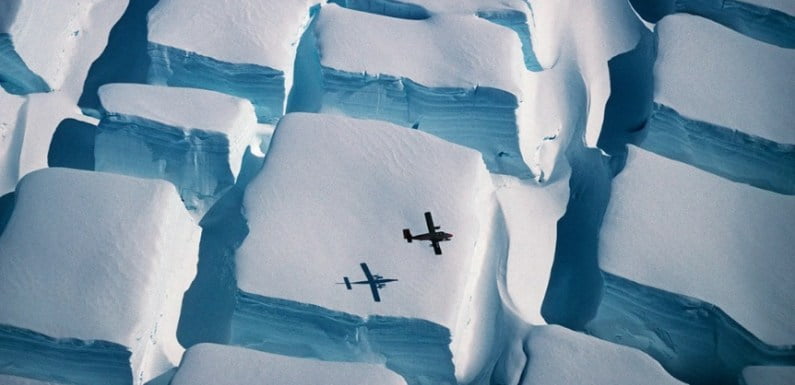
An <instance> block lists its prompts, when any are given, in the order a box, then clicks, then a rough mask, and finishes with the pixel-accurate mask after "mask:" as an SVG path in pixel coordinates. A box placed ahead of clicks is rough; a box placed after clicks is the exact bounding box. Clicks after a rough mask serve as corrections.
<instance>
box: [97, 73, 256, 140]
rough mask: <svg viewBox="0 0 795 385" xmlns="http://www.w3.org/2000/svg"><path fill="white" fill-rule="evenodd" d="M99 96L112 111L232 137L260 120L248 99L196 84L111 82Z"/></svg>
mask: <svg viewBox="0 0 795 385" xmlns="http://www.w3.org/2000/svg"><path fill="white" fill-rule="evenodd" d="M99 99H100V101H101V102H102V107H104V108H105V110H107V111H108V112H111V113H115V114H120V115H130V116H137V117H141V118H145V119H149V120H153V121H156V122H160V123H163V124H166V125H169V126H173V127H179V128H183V129H199V130H203V131H214V132H218V133H222V134H226V135H228V136H229V137H231V138H238V137H240V136H245V135H247V133H249V132H250V131H251V130H253V129H254V128H255V125H256V124H257V116H256V114H255V113H254V106H253V105H252V104H251V102H249V101H248V100H246V99H241V98H238V97H234V96H231V95H227V94H222V93H219V92H215V91H208V90H201V89H197V88H181V87H164V86H153V85H148V84H121V83H119V84H108V85H104V86H102V87H100V88H99Z"/></svg>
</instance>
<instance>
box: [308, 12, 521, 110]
mask: <svg viewBox="0 0 795 385" xmlns="http://www.w3.org/2000/svg"><path fill="white" fill-rule="evenodd" d="M316 31H317V37H318V47H319V49H320V57H321V61H320V64H321V65H322V66H324V67H328V68H333V69H336V70H341V71H346V72H353V73H368V74H371V75H378V74H384V75H392V76H397V77H404V78H408V79H411V80H413V81H415V82H417V83H420V84H422V85H424V86H427V87H455V88H465V89H466V88H474V87H493V88H497V89H501V90H505V91H507V92H510V93H512V94H514V95H517V96H518V97H519V98H521V95H522V91H521V83H522V74H523V72H524V71H525V70H524V66H523V65H522V63H523V58H522V52H521V50H520V49H519V47H520V43H519V39H518V38H517V37H516V36H515V34H514V33H512V32H511V31H510V30H509V29H506V28H503V27H500V26H498V25H495V24H493V23H491V22H489V21H486V20H483V19H481V18H479V17H477V16H475V15H455V16H448V17H438V18H434V19H432V20H420V21H417V20H402V19H396V18H389V17H383V16H380V15H371V14H367V13H362V12H356V11H351V10H347V9H344V8H340V7H338V6H336V5H333V4H331V5H328V6H325V7H323V9H322V10H321V12H320V15H319V17H318V20H317V27H316ZM362 52H367V53H368V54H367V55H366V56H365V55H362V54H361V53H362ZM451 63H455V65H451Z"/></svg>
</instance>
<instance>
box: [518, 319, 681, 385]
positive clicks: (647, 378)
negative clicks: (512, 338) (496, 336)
mask: <svg viewBox="0 0 795 385" xmlns="http://www.w3.org/2000/svg"><path fill="white" fill-rule="evenodd" d="M524 350H525V352H527V354H528V355H529V357H527V361H526V363H525V367H524V371H523V372H522V378H523V379H524V380H523V381H522V382H521V384H520V385H545V384H549V385H555V384H593V385H619V384H626V385H633V384H659V385H662V384H672V385H673V384H682V383H681V382H679V381H677V380H676V379H675V378H673V377H671V375H669V374H668V373H666V372H665V370H663V368H662V366H660V364H659V363H657V362H656V361H654V360H653V359H652V358H651V357H649V356H647V355H646V354H645V353H643V352H641V351H639V350H635V349H632V348H628V347H625V346H621V345H616V344H613V343H610V342H606V341H602V340H599V339H596V338H594V337H591V336H587V335H585V334H582V333H577V332H574V331H571V330H569V329H565V328H563V327H560V326H537V327H532V328H531V329H530V333H529V336H528V337H527V338H526V340H525V347H524Z"/></svg>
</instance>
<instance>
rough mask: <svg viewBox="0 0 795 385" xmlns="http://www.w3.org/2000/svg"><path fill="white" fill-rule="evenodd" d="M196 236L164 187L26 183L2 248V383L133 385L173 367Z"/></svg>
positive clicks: (78, 177) (91, 179) (127, 181)
mask: <svg viewBox="0 0 795 385" xmlns="http://www.w3.org/2000/svg"><path fill="white" fill-rule="evenodd" d="M199 234H200V229H199V227H198V226H196V224H195V222H194V221H193V219H192V218H191V217H190V216H189V215H188V213H187V212H186V211H185V209H184V207H183V205H182V202H180V200H179V197H178V195H177V194H176V192H175V191H174V187H173V186H171V185H170V184H168V183H165V182H162V181H153V180H144V179H136V178H130V177H127V176H121V175H114V174H106V173H97V172H89V171H82V170H72V169H65V168H50V169H45V170H39V171H36V172H33V173H31V174H29V175H27V176H25V177H24V178H23V179H22V181H21V182H20V183H19V186H18V188H17V202H16V207H15V208H14V212H13V214H12V216H11V219H10V221H9V223H8V227H7V228H6V230H5V232H4V233H3V235H2V236H1V237H0V275H2V276H3V279H2V280H0V302H2V303H3V310H2V311H1V312H0V339H2V341H3V342H2V343H0V347H2V348H1V349H0V368H2V369H0V372H2V373H3V374H11V375H19V376H24V377H31V378H37V379H42V380H56V381H64V382H70V383H72V382H74V383H86V384H94V383H99V382H101V383H103V384H141V383H143V382H144V381H147V380H149V379H150V378H153V377H155V376H157V375H159V374H160V373H162V372H164V371H166V370H168V369H169V368H170V367H171V366H173V365H175V364H176V363H177V362H178V361H179V359H180V355H181V354H182V350H183V349H182V347H181V346H180V345H179V343H178V342H177V340H176V328H177V321H178V319H179V316H180V306H181V303H182V296H183V292H184V291H185V290H186V289H187V288H188V285H189V284H190V282H191V281H192V279H193V277H194V275H195V272H196V257H197V254H198V241H199Z"/></svg>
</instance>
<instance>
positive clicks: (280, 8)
mask: <svg viewBox="0 0 795 385" xmlns="http://www.w3.org/2000/svg"><path fill="white" fill-rule="evenodd" d="M316 3H317V0H288V1H285V0H265V1H262V0H209V1H196V0H161V1H159V2H158V4H157V5H156V6H155V7H154V8H152V10H151V11H150V12H149V41H150V42H153V43H157V44H161V45H166V46H170V47H175V48H179V49H181V50H184V51H188V52H195V53H198V54H200V55H204V56H208V57H211V58H214V59H217V60H220V61H224V62H230V63H241V64H243V63H247V64H257V65H260V66H264V67H269V68H273V69H277V70H281V71H284V72H285V73H289V71H290V69H291V68H292V66H293V60H294V58H295V50H296V45H297V43H298V39H299V38H300V37H301V33H302V32H303V29H304V27H305V25H306V24H307V23H308V21H309V8H310V7H312V6H313V5H315V4H316ZM288 89H289V87H288Z"/></svg>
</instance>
